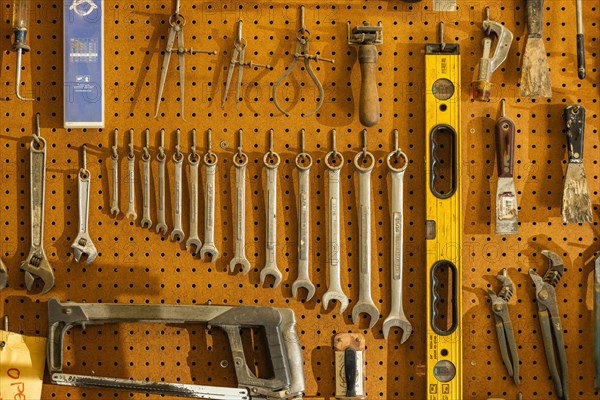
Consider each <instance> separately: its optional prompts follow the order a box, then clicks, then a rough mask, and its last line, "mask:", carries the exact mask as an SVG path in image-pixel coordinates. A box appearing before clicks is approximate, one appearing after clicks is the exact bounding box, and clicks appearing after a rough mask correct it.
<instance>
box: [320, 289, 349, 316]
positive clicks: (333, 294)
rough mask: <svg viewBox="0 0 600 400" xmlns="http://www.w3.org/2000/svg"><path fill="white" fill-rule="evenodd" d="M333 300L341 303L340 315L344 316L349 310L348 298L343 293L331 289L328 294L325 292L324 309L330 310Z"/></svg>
mask: <svg viewBox="0 0 600 400" xmlns="http://www.w3.org/2000/svg"><path fill="white" fill-rule="evenodd" d="M331 300H335V301H337V302H338V303H340V314H343V313H344V311H346V308H348V304H349V301H348V297H347V296H346V295H345V294H344V293H342V292H341V291H333V290H331V289H329V290H327V292H325V294H324V295H323V307H324V308H325V310H327V309H328V308H329V302H330V301H331Z"/></svg>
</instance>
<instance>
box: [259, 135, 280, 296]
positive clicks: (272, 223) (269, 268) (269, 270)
mask: <svg viewBox="0 0 600 400" xmlns="http://www.w3.org/2000/svg"><path fill="white" fill-rule="evenodd" d="M280 161H281V159H280V157H279V154H277V153H276V152H274V151H273V129H271V130H270V131H269V151H268V152H267V153H265V156H264V157H263V162H264V164H265V167H266V168H267V212H266V213H265V215H266V221H265V223H266V227H267V235H266V236H267V240H266V243H265V256H266V261H265V266H264V267H263V269H262V271H260V284H261V285H262V284H264V283H265V278H266V277H267V276H269V275H271V276H272V277H273V278H275V282H274V283H273V287H274V288H276V287H277V286H279V284H280V283H281V279H282V277H283V276H282V275H281V271H279V268H277V168H278V167H279V162H280Z"/></svg>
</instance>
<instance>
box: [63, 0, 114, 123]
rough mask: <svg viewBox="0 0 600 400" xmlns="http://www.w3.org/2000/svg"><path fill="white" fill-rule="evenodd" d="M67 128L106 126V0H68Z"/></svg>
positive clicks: (65, 73) (65, 119) (65, 59)
mask: <svg viewBox="0 0 600 400" xmlns="http://www.w3.org/2000/svg"><path fill="white" fill-rule="evenodd" d="M63 4H64V41H65V42H64V121H65V128H104V16H103V14H104V11H103V0H65V2H64V3H63Z"/></svg>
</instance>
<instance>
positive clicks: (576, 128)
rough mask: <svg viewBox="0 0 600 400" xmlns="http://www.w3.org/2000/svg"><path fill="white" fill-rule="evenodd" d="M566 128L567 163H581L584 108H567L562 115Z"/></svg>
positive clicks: (577, 106) (578, 106) (575, 106)
mask: <svg viewBox="0 0 600 400" xmlns="http://www.w3.org/2000/svg"><path fill="white" fill-rule="evenodd" d="M563 118H564V119H565V124H566V127H567V150H568V153H569V161H575V162H582V161H583V136H584V131H585V108H584V107H583V106H580V105H574V106H568V107H566V108H565V111H564V113H563Z"/></svg>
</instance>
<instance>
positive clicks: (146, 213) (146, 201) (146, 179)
mask: <svg viewBox="0 0 600 400" xmlns="http://www.w3.org/2000/svg"><path fill="white" fill-rule="evenodd" d="M145 136H146V145H145V146H144V152H143V153H142V166H143V168H142V171H143V182H142V184H143V190H142V210H143V214H142V221H141V225H142V228H150V227H152V220H151V219H150V152H149V151H148V147H149V146H150V139H149V136H150V130H149V129H146V132H145Z"/></svg>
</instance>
